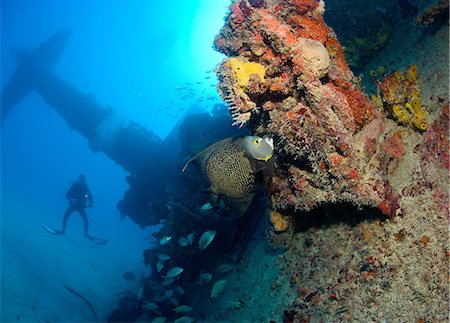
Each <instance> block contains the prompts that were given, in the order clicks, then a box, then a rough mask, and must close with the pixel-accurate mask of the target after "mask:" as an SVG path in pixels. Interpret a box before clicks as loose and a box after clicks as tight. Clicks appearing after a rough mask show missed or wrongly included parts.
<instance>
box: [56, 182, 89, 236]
mask: <svg viewBox="0 0 450 323" xmlns="http://www.w3.org/2000/svg"><path fill="white" fill-rule="evenodd" d="M66 198H67V199H68V200H69V206H68V207H67V210H66V213H64V218H63V225H62V230H61V233H62V234H65V232H66V226H67V220H68V219H69V217H70V216H71V215H72V213H73V212H74V211H77V212H78V213H80V215H81V218H82V219H83V222H84V235H85V236H88V230H89V221H88V218H87V215H86V211H85V210H84V209H85V208H86V207H92V204H93V203H94V200H93V199H92V195H91V192H90V191H89V188H88V187H87V185H86V184H85V183H82V182H76V183H74V184H73V185H72V186H71V187H70V188H69V190H68V191H67V193H66Z"/></svg>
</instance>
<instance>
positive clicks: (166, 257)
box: [157, 253, 170, 261]
mask: <svg viewBox="0 0 450 323" xmlns="http://www.w3.org/2000/svg"><path fill="white" fill-rule="evenodd" d="M157 257H158V260H161V261H166V260H169V259H170V256H169V255H167V254H165V253H158V254H157Z"/></svg>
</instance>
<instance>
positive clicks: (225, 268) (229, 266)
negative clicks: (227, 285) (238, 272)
mask: <svg viewBox="0 0 450 323" xmlns="http://www.w3.org/2000/svg"><path fill="white" fill-rule="evenodd" d="M234 268H235V266H234V265H232V264H223V265H220V266H219V267H217V268H216V269H214V270H215V271H217V272H218V273H226V272H228V271H231V270H233V269H234Z"/></svg>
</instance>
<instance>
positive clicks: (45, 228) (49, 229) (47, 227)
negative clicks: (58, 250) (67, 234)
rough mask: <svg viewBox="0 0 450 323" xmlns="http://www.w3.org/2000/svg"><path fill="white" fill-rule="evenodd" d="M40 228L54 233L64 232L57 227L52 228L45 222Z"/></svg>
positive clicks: (61, 233)
mask: <svg viewBox="0 0 450 323" xmlns="http://www.w3.org/2000/svg"><path fill="white" fill-rule="evenodd" d="M42 229H44V230H45V231H47V232H48V233H51V234H55V235H63V234H64V233H63V232H62V231H61V230H57V229H55V228H52V227H50V226H48V225H45V224H43V225H42Z"/></svg>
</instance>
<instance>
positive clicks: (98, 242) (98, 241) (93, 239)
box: [85, 235, 108, 246]
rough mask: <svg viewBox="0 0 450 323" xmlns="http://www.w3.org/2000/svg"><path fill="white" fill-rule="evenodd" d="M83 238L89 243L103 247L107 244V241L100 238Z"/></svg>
mask: <svg viewBox="0 0 450 323" xmlns="http://www.w3.org/2000/svg"><path fill="white" fill-rule="evenodd" d="M85 237H86V238H87V239H89V240H91V242H93V243H95V244H99V245H102V246H104V245H105V244H107V243H108V240H105V239H102V238H98V237H93V236H90V235H85Z"/></svg>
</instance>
